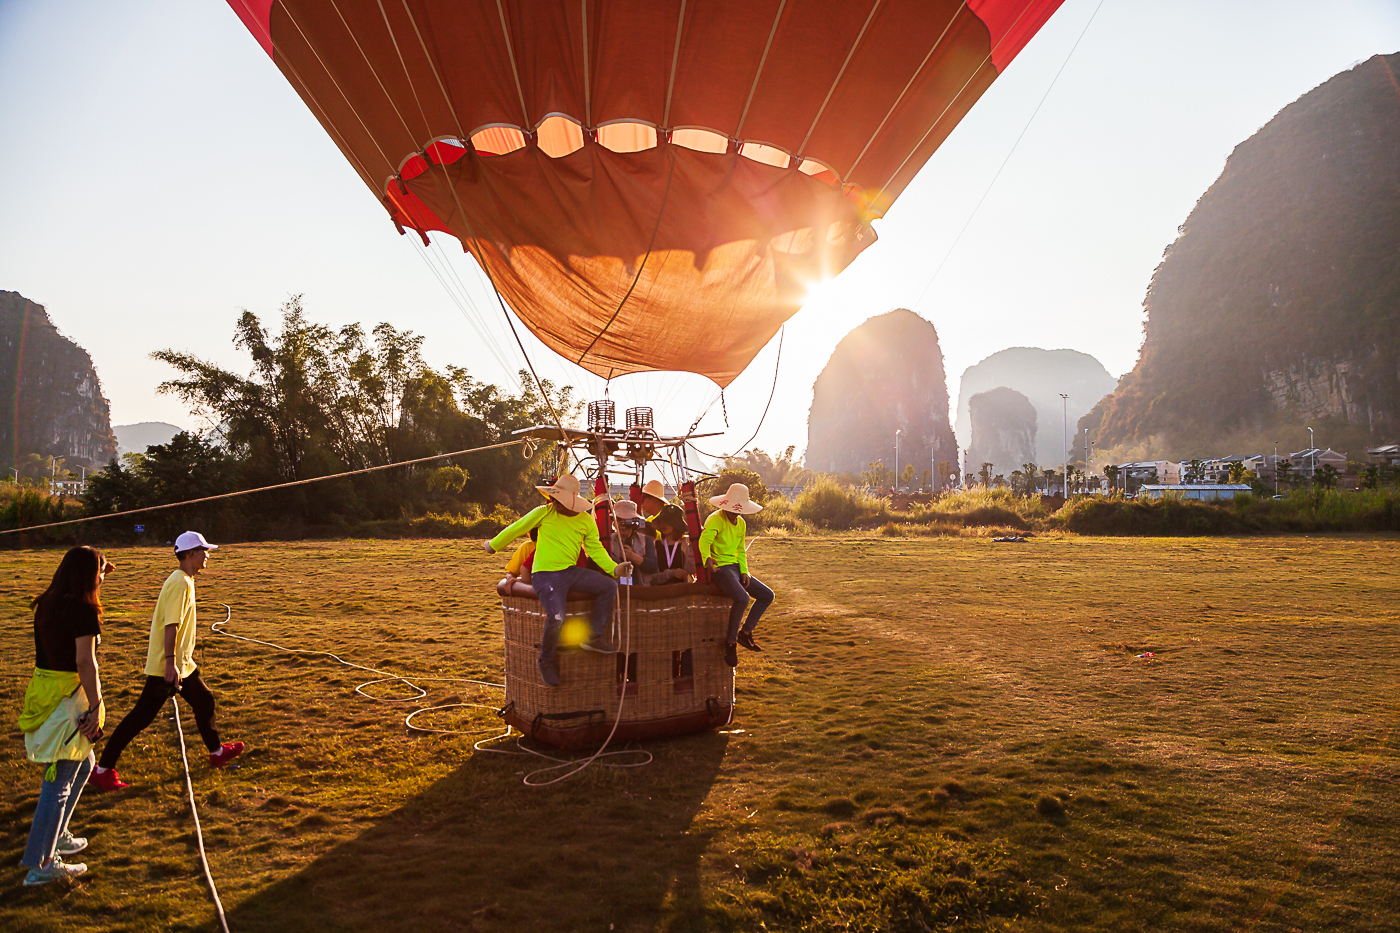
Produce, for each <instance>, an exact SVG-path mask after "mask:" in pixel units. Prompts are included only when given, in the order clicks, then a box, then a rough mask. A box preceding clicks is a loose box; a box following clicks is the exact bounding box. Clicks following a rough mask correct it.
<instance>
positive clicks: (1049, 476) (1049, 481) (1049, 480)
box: [1040, 467, 1059, 496]
mask: <svg viewBox="0 0 1400 933" xmlns="http://www.w3.org/2000/svg"><path fill="white" fill-rule="evenodd" d="M1040 475H1041V476H1043V477H1044V478H1045V494H1046V495H1047V496H1053V495H1054V494H1055V477H1057V476H1058V475H1059V474H1058V473H1056V472H1055V468H1054V467H1046V468H1045V469H1043V470H1041V471H1040Z"/></svg>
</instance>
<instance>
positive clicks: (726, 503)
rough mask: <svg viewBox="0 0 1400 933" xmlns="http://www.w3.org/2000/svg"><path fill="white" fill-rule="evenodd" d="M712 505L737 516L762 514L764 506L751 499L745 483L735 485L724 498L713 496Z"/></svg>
mask: <svg viewBox="0 0 1400 933" xmlns="http://www.w3.org/2000/svg"><path fill="white" fill-rule="evenodd" d="M710 505H713V506H714V507H715V508H717V509H719V510H721V511H724V512H734V513H735V514H737V515H752V514H754V513H755V512H762V511H763V506H761V505H759V504H758V503H757V502H754V501H753V500H752V499H750V498H749V487H747V486H745V485H744V484H743V483H735V484H734V485H733V486H730V487H729V491H728V492H726V493H725V494H724V495H722V496H711V497H710Z"/></svg>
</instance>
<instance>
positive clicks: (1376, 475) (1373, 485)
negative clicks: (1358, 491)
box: [1361, 465, 1381, 489]
mask: <svg viewBox="0 0 1400 933" xmlns="http://www.w3.org/2000/svg"><path fill="white" fill-rule="evenodd" d="M1361 488H1362V489H1380V488H1381V471H1380V468H1379V467H1376V466H1374V465H1372V466H1368V467H1367V468H1366V470H1365V472H1363V473H1362V474H1361Z"/></svg>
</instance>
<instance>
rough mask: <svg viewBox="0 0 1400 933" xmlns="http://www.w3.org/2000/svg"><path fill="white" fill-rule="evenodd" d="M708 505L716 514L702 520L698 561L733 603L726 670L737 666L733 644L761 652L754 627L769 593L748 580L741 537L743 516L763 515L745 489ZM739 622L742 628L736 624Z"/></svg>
mask: <svg viewBox="0 0 1400 933" xmlns="http://www.w3.org/2000/svg"><path fill="white" fill-rule="evenodd" d="M710 505H713V506H714V507H715V509H716V510H717V511H715V512H712V513H711V514H710V517H709V518H707V519H705V530H704V531H702V532H700V559H701V560H703V561H704V562H705V566H706V567H709V568H710V569H711V570H712V571H714V576H713V579H714V584H715V586H717V587H719V588H720V590H721V591H723V593H724V595H725V596H728V597H729V598H730V599H732V600H733V601H734V604H733V606H732V607H731V608H730V610H729V632H728V634H727V636H726V638H725V646H724V662H725V663H726V664H728V665H729V666H730V667H736V666H738V664H739V655H738V652H736V651H735V650H734V646H735V644H740V645H743V646H744V647H745V648H747V649H749V650H750V651H762V650H763V649H762V648H760V647H759V646H758V642H756V641H754V640H753V630H754V626H756V625H758V620H759V619H761V618H763V612H764V610H766V609H767V608H768V606H769V605H770V604H771V603H772V602H773V591H772V590H770V589H769V588H768V587H766V586H764V585H763V584H762V583H760V582H759V581H758V580H757V579H755V578H754V577H751V576H749V561H748V556H747V554H746V552H745V551H744V536H745V534H747V532H748V526H747V525H745V524H744V519H743V518H742V516H744V515H753V514H754V513H756V512H761V511H763V506H761V505H759V504H758V503H757V502H753V501H751V500H750V499H749V487H747V486H745V485H744V484H743V483H735V484H734V485H732V486H730V487H729V491H728V492H726V493H725V494H724V495H722V496H711V497H710ZM750 596H752V597H753V608H752V609H751V610H749V618H748V621H747V622H745V621H744V608H745V607H746V606H747V605H748V603H749V597H750ZM741 622H743V627H742V628H741V627H740V623H741Z"/></svg>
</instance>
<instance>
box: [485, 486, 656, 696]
mask: <svg viewBox="0 0 1400 933" xmlns="http://www.w3.org/2000/svg"><path fill="white" fill-rule="evenodd" d="M535 488H536V489H538V490H539V491H540V492H542V493H544V494H545V495H546V496H548V497H549V498H550V501H549V503H548V504H547V505H542V506H540V507H539V508H537V509H534V510H532V511H530V512H528V513H526V514H525V515H524V516H523V517H521V518H520V519H519V520H517V521H516V522H514V523H513V524H511V525H510V526H509V527H507V528H506V529H505V530H503V531H502V532H501V533H500V534H498V535H496V537H494V538H492V539H491V540H490V541H488V542H486V545H485V547H486V550H487V551H488V552H489V553H492V554H494V553H495V552H497V551H499V550H500V549H502V548H503V547H505V546H506V545H508V544H510V542H512V541H514V540H515V539H516V538H518V537H520V536H521V535H523V534H528V533H529V531H530V529H532V528H538V529H539V534H538V536H537V540H536V542H535V558H534V568H533V570H532V571H531V577H530V583H531V586H533V587H534V588H535V595H536V596H538V597H539V600H540V608H541V609H543V610H544V617H545V621H544V632H543V634H541V636H540V656H539V658H538V660H536V662H535V666H536V667H537V668H539V672H540V679H542V680H543V681H544V682H545V683H546V684H548V685H549V686H551V687H557V686H559V671H558V670H557V669H556V668H555V666H554V651H555V649H556V648H558V647H559V632H560V629H562V628H563V627H564V609H565V604H566V602H567V601H568V598H569V591H570V590H573V591H574V592H576V593H591V594H592V595H593V597H594V601H593V616H592V619H591V622H592V632H591V634H590V636H589V638H588V641H586V642H584V643H583V644H582V645H581V646H580V647H581V648H583V649H584V650H585V651H596V652H598V653H599V654H616V653H617V645H616V644H615V643H614V642H612V641H611V640H610V639H609V638H608V634H607V629H608V617H609V616H610V615H611V614H612V607H613V602H614V600H616V599H617V581H616V580H613V579H610V578H608V577H605V576H603V575H602V574H600V573H598V572H597V571H596V570H590V569H589V568H587V567H580V566H578V555H579V550H580V549H582V550H583V552H584V553H586V554H587V555H588V556H589V557H590V558H592V559H593V562H594V563H595V564H597V565H598V566H599V567H602V568H603V569H604V570H606V571H607V572H609V573H611V574H612V575H613V576H616V577H625V576H628V575H629V574H630V573H631V572H632V565H631V564H629V563H627V562H625V561H624V562H622V563H617V564H615V563H613V559H612V558H611V557H610V556H608V552H607V550H606V549H605V548H604V547H603V542H602V541H601V540H599V538H598V526H597V524H596V523H595V522H594V520H593V516H592V515H590V514H588V513H589V512H590V511H592V509H593V503H592V502H590V501H589V500H588V499H586V498H584V497H583V496H581V495H579V484H578V477H577V476H572V475H569V474H565V475H564V476H561V477H559V479H558V480H556V481H555V483H554V485H552V486H536V487H535Z"/></svg>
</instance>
